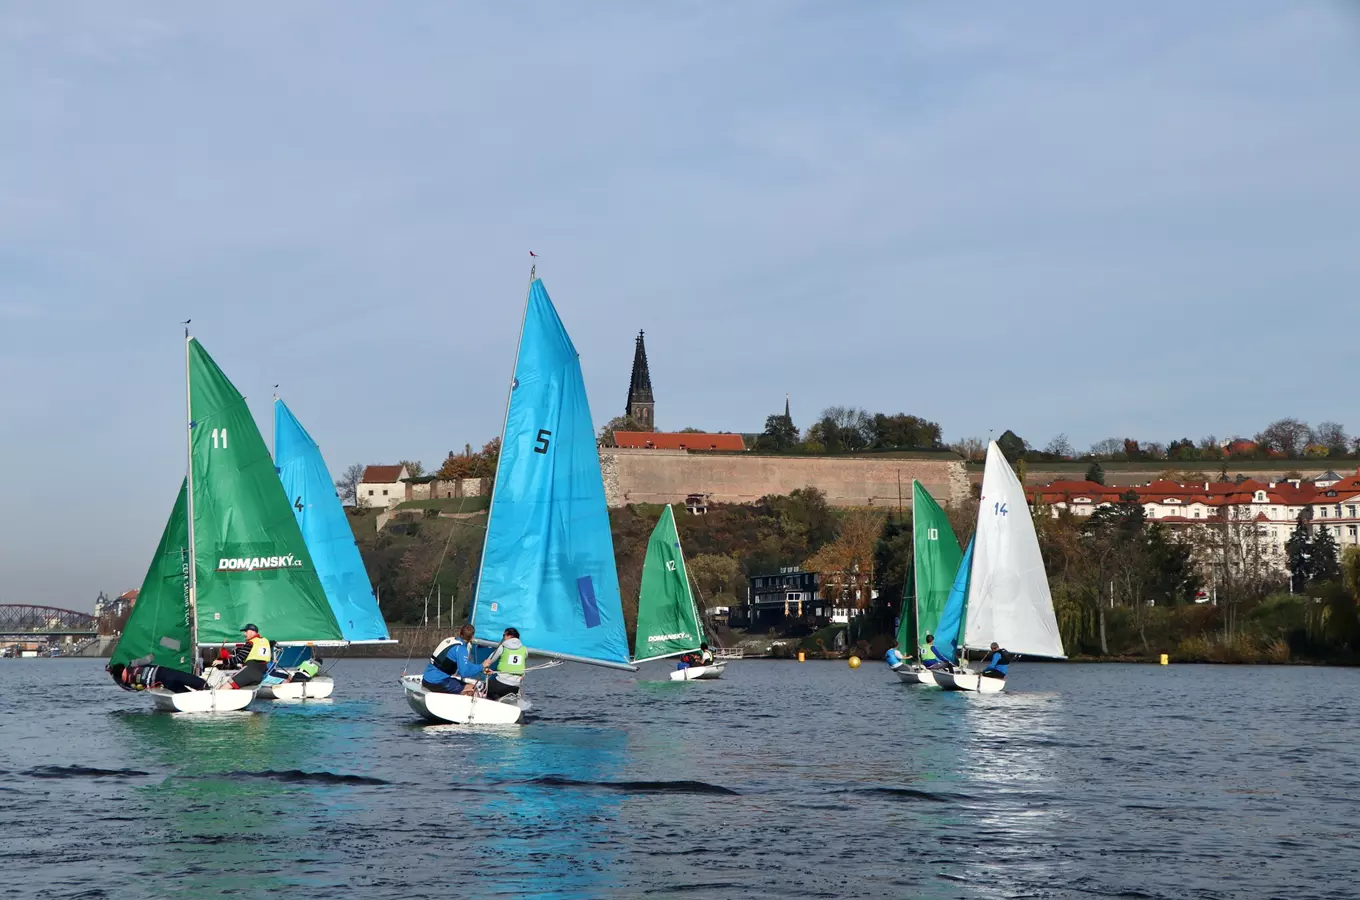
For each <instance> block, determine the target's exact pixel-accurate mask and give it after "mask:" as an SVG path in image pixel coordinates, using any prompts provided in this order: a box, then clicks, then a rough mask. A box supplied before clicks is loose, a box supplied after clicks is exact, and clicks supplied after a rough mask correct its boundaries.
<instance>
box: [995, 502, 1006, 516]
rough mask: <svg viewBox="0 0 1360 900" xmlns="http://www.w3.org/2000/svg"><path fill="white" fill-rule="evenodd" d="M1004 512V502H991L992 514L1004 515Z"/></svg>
mask: <svg viewBox="0 0 1360 900" xmlns="http://www.w3.org/2000/svg"><path fill="white" fill-rule="evenodd" d="M1005 514H1006V504H1005V503H993V504H992V515H994V516H1004V515H1005Z"/></svg>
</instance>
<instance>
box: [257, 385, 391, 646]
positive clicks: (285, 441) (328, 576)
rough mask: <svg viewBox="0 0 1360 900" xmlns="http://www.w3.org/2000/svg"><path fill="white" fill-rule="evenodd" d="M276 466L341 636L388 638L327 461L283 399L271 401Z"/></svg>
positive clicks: (349, 638) (364, 639)
mask: <svg viewBox="0 0 1360 900" xmlns="http://www.w3.org/2000/svg"><path fill="white" fill-rule="evenodd" d="M274 465H275V467H276V468H277V469H278V470H279V480H280V481H282V482H283V489H284V491H285V492H286V493H287V494H288V500H289V502H290V503H291V504H292V506H293V515H295V516H296V517H297V520H298V525H299V526H300V527H301V528H302V537H303V540H305V541H306V542H307V552H308V553H310V554H311V555H312V564H313V565H315V566H316V574H317V575H318V576H319V577H320V579H321V586H322V587H323V588H324V589H325V591H326V600H327V601H329V602H330V605H331V612H333V613H335V620H336V621H337V622H339V623H340V632H341V634H343V635H344V637H345V640H347V641H385V640H387V639H388V636H387V624H386V623H385V622H383V617H382V613H380V612H379V611H378V601H377V599H376V598H375V597H374V596H373V585H372V584H371V583H370V582H369V580H368V571H367V570H366V569H365V568H364V561H363V558H362V557H360V556H359V547H358V545H356V544H355V543H354V532H353V531H352V530H351V529H350V527H349V522H348V521H347V520H346V519H345V510H344V509H343V508H342V507H341V506H340V499H339V498H338V497H336V496H335V482H334V481H332V480H331V473H330V472H329V471H327V469H326V461H325V460H324V459H322V458H321V450H320V448H318V447H317V445H316V441H314V440H312V436H311V435H310V434H308V433H307V429H305V428H303V427H302V423H300V422H299V421H298V420H297V419H296V418H294V416H293V413H292V411H291V410H289V409H288V407H287V405H285V404H284V402H283V401H282V400H275V401H274Z"/></svg>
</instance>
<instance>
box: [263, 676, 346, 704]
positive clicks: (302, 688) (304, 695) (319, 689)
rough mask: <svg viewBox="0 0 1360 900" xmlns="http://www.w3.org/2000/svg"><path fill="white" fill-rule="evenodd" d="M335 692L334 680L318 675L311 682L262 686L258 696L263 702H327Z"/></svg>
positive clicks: (290, 682) (288, 682) (287, 682)
mask: <svg viewBox="0 0 1360 900" xmlns="http://www.w3.org/2000/svg"><path fill="white" fill-rule="evenodd" d="M334 690H335V680H334V679H332V678H331V677H330V676H329V675H318V676H317V677H315V678H313V679H312V680H311V681H285V682H283V683H282V684H262V685H260V689H259V692H258V694H257V696H258V697H259V698H260V699H261V700H325V699H326V698H327V697H329V696H330V695H331V692H332V691H334Z"/></svg>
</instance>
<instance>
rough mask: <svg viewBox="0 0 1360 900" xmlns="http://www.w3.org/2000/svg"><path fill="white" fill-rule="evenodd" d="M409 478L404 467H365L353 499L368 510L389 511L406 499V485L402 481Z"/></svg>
mask: <svg viewBox="0 0 1360 900" xmlns="http://www.w3.org/2000/svg"><path fill="white" fill-rule="evenodd" d="M409 477H410V474H409V473H408V472H407V471H406V467H405V466H367V467H365V469H364V477H363V478H362V479H360V481H359V486H358V488H357V489H356V490H355V493H356V494H357V497H356V498H355V499H356V500H357V502H358V504H359V505H360V506H366V507H369V508H370V509H389V508H391V507H393V506H396V505H397V504H398V503H402V502H404V501H405V500H406V499H407V498H406V490H407V485H406V483H405V482H404V481H402V479H403V478H409Z"/></svg>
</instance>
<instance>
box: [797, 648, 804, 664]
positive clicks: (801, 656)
mask: <svg viewBox="0 0 1360 900" xmlns="http://www.w3.org/2000/svg"><path fill="white" fill-rule="evenodd" d="M798 661H799V662H802V661H803V651H802V650H799V651H798Z"/></svg>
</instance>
